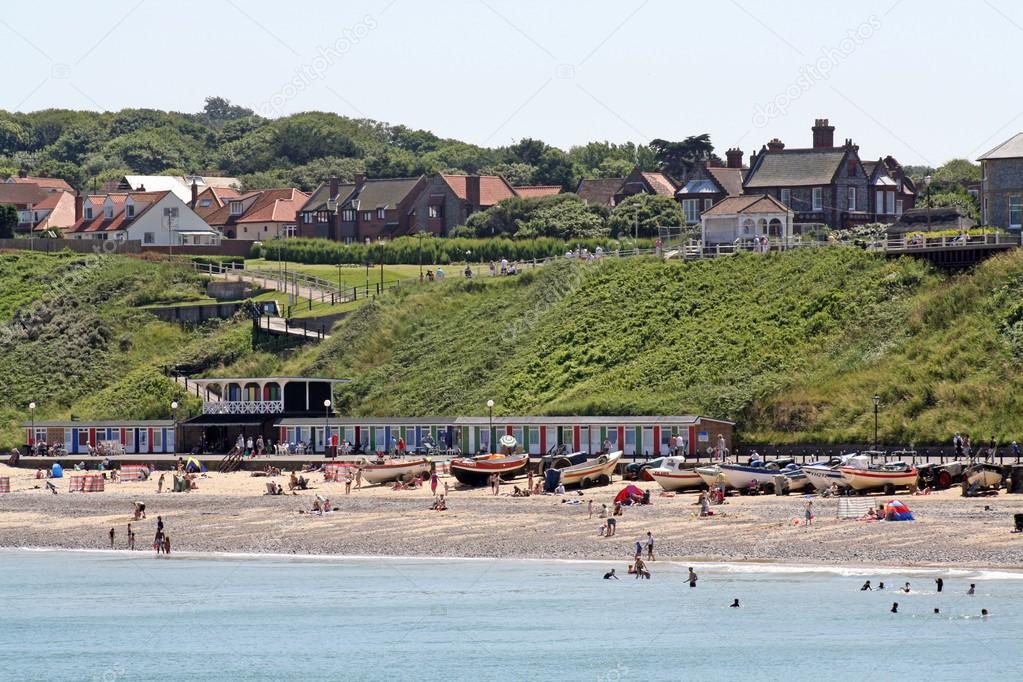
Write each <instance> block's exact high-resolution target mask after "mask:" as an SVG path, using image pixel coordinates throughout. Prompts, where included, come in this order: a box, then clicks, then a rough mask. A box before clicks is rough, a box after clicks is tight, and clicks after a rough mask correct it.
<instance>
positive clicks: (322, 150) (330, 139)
mask: <svg viewBox="0 0 1023 682" xmlns="http://www.w3.org/2000/svg"><path fill="white" fill-rule="evenodd" d="M337 123H338V122H337V121H336V120H332V119H331V117H330V116H329V115H324V114H318V113H311V114H299V115H295V116H289V117H288V118H283V119H279V120H277V121H275V122H274V123H273V124H271V128H272V129H273V142H274V146H275V148H276V153H277V156H280V157H283V158H285V159H287V160H288V161H290V162H291V163H293V164H303V163H308V162H309V161H312V160H313V159H316V158H319V157H323V156H361V154H360V153H359V148H358V147H357V146H356V145H355V142H354V141H352V138H351V137H349V136H348V134H347V132H346V131H345V130H343V127H342V126H340V125H338V124H337Z"/></svg>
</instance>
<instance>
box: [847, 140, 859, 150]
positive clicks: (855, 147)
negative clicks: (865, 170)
mask: <svg viewBox="0 0 1023 682" xmlns="http://www.w3.org/2000/svg"><path fill="white" fill-rule="evenodd" d="M845 148H846V149H851V150H853V151H854V152H858V151H860V146H859V145H858V144H853V141H852V140H850V139H848V138H847V139H846V141H845Z"/></svg>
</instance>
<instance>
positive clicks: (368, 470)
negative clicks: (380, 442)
mask: <svg viewBox="0 0 1023 682" xmlns="http://www.w3.org/2000/svg"><path fill="white" fill-rule="evenodd" d="M363 461H365V460H363ZM361 468H362V478H363V479H365V481H366V482H367V483H390V482H391V481H403V480H408V479H410V478H413V477H415V476H416V475H417V474H429V473H430V460H428V459H426V458H425V457H424V458H421V459H409V460H395V461H393V462H384V463H383V464H370V463H366V464H363V465H362V466H361Z"/></svg>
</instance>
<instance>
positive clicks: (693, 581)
mask: <svg viewBox="0 0 1023 682" xmlns="http://www.w3.org/2000/svg"><path fill="white" fill-rule="evenodd" d="M696 580H697V578H696V573H695V572H694V571H693V567H692V566H690V567H689V587H696Z"/></svg>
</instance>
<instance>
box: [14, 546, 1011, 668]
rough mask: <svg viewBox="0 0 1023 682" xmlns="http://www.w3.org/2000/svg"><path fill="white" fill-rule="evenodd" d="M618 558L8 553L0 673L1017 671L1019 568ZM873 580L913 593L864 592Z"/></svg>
mask: <svg viewBox="0 0 1023 682" xmlns="http://www.w3.org/2000/svg"><path fill="white" fill-rule="evenodd" d="M612 565H613V564H610V563H609V564H604V563H588V562H579V563H570V562H540V561H457V560H408V559H313V558H308V559H301V558H299V559H296V558H291V557H281V558H275V557H215V558H210V557H208V556H203V557H196V556H187V557H186V556H184V555H179V556H177V557H174V558H171V559H167V560H163V559H162V560H156V559H154V558H153V557H152V555H151V554H149V553H148V552H145V553H144V552H139V553H136V554H133V555H127V554H124V553H113V552H111V553H103V552H48V551H11V552H0V575H2V576H3V580H2V582H0V608H2V610H3V616H2V619H0V622H2V623H3V628H2V632H3V635H4V643H3V644H2V645H0V679H4V680H8V679H10V680H24V679H38V680H108V681H115V680H262V679H273V680H303V681H308V680H314V679H348V680H393V679H416V680H512V679H528V680H536V679H544V680H551V679H556V680H595V681H601V680H604V681H609V682H612V681H614V682H617V681H619V680H627V679H640V680H690V679H694V680H695V679H699V680H724V679H729V680H738V679H766V680H820V679H842V680H846V679H847V680H865V679H897V680H898V679H901V680H921V679H926V680H928V681H930V682H933V681H935V680H962V679H967V678H974V677H979V678H980V679H983V680H985V681H989V680H1018V679H1020V670H1021V669H1023V664H1021V663H1020V661H1019V660H1018V657H1019V655H1020V654H1019V652H1020V648H1019V636H1020V633H1021V632H1023V599H1021V598H1023V575H1019V574H1011V573H1006V572H1002V573H999V572H969V571H955V572H948V571H940V572H939V571H902V572H894V571H893V572H870V573H869V574H868V573H867V572H864V571H855V570H849V571H837V572H836V571H825V570H821V569H813V568H798V567H764V566H750V565H732V566H729V565H697V566H696V568H697V572H698V574H699V576H700V580H699V587H697V588H696V589H695V590H691V589H690V588H689V587H688V585H687V584H686V583H685V582H684V580H683V577H684V575H685V566H680V565H668V564H666V563H655V564H653V570H654V577H653V579H652V580H649V581H647V580H635V579H633V578H632V577H630V576H624V575H623V576H622V580H621V581H619V582H614V581H605V580H602V579H601V576H602V574H603V573H604V571H605V570H606V569H607V568H610V567H611V566H612ZM616 568H617V569H618V570H619V572H624V569H625V564H624V563H619V564H617V566H616ZM938 575H941V576H943V577H944V579H945V591H944V593H942V594H940V595H939V594H935V591H934V590H935V588H934V580H933V579H934V577H936V576H938ZM867 578H869V579H871V581H872V582H873V583H874V584H876V583H877V581H878V580H884V581H885V583H886V584H888V585H892V586H894V585H896V584H901V583H904V582H906V581H909V582H911V583H912V586H913V587H914V591H913V592H912V593H910V594H908V595H907V594H897V593H895V592H891V591H885V592H860V591H859V587H860V585H861V584H862V583H863V581H864V580H865V579H867ZM970 582H974V583H976V584H977V594H976V595H975V596H972V597H968V596H966V595H965V591H966V588H967V586H968V583H970ZM735 597H738V598H739V599H740V601H741V603H742V608H740V609H731V608H728V605H729V604H730V603H731V601H732V599H733V598H735ZM892 601H898V602H899V604H900V611H901V613H899V614H897V615H893V614H891V613H889V609H890V608H891V603H892ZM935 607H939V608H940V609H941V615H940V616H935V615H933V609H934V608H935ZM985 607H986V608H987V609H988V610H989V611H990V612H991V617H990V618H989V619H987V620H982V619H981V618H979V614H980V610H981V608H985Z"/></svg>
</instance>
